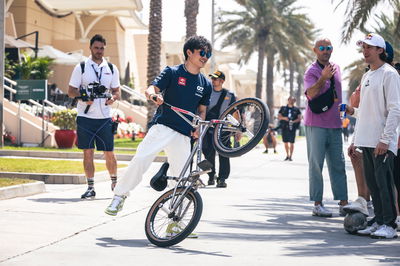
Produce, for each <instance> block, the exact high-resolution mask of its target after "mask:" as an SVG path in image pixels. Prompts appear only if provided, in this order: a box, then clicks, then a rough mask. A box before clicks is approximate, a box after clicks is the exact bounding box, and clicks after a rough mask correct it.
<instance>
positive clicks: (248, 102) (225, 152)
mask: <svg viewBox="0 0 400 266" xmlns="http://www.w3.org/2000/svg"><path fill="white" fill-rule="evenodd" d="M238 114H240V115H238ZM229 116H230V118H231V119H232V117H235V122H237V123H239V125H238V126H226V125H224V124H217V125H216V126H215V129H214V132H213V144H214V148H215V150H216V151H217V152H218V153H219V154H220V155H222V156H224V157H238V156H241V155H243V154H245V153H247V152H248V151H250V150H251V149H253V148H254V147H255V146H256V145H257V144H258V143H259V142H260V140H261V139H262V137H263V136H264V134H265V132H266V131H267V128H268V123H269V110H268V107H267V106H266V104H265V103H263V102H262V101H261V100H260V99H258V98H244V99H241V100H239V101H236V102H234V103H232V104H231V105H230V106H229V107H228V108H227V109H226V110H225V111H224V112H223V113H222V114H221V115H220V117H219V119H220V120H229ZM232 130H240V131H241V132H242V138H241V139H240V141H237V140H236V138H235V134H236V133H234V132H233V131H232Z"/></svg>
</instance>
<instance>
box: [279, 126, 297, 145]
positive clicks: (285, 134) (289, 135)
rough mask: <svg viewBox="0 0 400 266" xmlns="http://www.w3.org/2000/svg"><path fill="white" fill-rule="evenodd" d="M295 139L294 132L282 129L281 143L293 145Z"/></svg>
mask: <svg viewBox="0 0 400 266" xmlns="http://www.w3.org/2000/svg"><path fill="white" fill-rule="evenodd" d="M295 138H296V130H289V129H282V141H283V142H290V143H294V139H295Z"/></svg>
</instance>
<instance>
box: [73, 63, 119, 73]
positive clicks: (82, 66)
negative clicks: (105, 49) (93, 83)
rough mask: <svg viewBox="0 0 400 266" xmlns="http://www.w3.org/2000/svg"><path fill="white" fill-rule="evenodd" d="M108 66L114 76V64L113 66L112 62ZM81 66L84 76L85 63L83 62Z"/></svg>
mask: <svg viewBox="0 0 400 266" xmlns="http://www.w3.org/2000/svg"><path fill="white" fill-rule="evenodd" d="M107 64H108V67H109V68H110V70H111V73H112V74H114V66H113V64H111V63H110V62H107ZM80 65H81V73H82V74H83V73H85V61H82V62H81V64H80Z"/></svg>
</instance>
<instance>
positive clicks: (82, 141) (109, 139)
mask: <svg viewBox="0 0 400 266" xmlns="http://www.w3.org/2000/svg"><path fill="white" fill-rule="evenodd" d="M76 125H77V130H76V132H77V135H78V148H79V149H94V147H95V144H96V148H97V150H98V151H113V150H114V135H113V132H112V120H111V118H105V119H91V118H87V117H82V116H78V117H77V118H76Z"/></svg>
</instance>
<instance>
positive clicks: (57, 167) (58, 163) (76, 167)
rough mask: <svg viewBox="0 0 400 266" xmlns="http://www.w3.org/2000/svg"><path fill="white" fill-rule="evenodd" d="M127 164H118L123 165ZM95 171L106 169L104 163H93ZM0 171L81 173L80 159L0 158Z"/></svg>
mask: <svg viewBox="0 0 400 266" xmlns="http://www.w3.org/2000/svg"><path fill="white" fill-rule="evenodd" d="M125 166H127V164H121V163H119V164H118V167H119V168H120V167H125ZM95 168H96V171H104V170H106V169H107V168H106V166H105V163H95ZM0 172H21V173H52V174H83V172H84V171H83V165H82V161H67V160H45V159H18V158H0Z"/></svg>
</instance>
